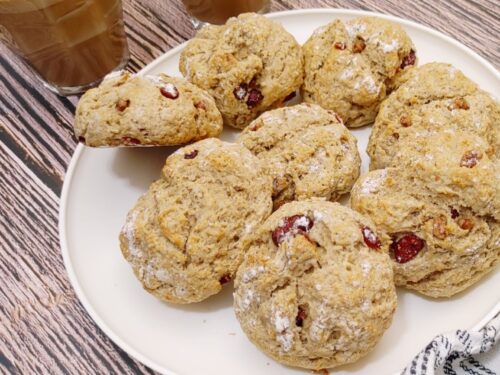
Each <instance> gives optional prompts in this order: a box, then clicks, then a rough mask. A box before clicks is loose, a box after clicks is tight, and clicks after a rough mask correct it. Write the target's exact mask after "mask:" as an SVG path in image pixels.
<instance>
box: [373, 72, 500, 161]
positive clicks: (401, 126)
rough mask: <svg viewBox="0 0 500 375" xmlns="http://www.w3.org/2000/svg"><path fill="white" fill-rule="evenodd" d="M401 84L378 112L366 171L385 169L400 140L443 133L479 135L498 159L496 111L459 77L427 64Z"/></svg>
mask: <svg viewBox="0 0 500 375" xmlns="http://www.w3.org/2000/svg"><path fill="white" fill-rule="evenodd" d="M406 79H407V81H406V82H405V83H403V84H402V85H401V86H400V87H399V88H398V89H397V90H396V91H394V92H393V93H392V94H391V96H389V97H388V98H387V100H385V101H384V102H383V103H382V105H381V107H380V112H379V113H378V116H377V118H376V120H375V124H374V126H373V129H372V133H371V135H370V141H369V143H368V149H367V152H368V155H370V158H371V164H370V168H371V169H377V168H384V167H386V166H388V165H389V164H390V162H391V159H392V158H393V157H394V155H395V154H396V153H397V152H398V150H399V149H400V144H401V143H402V142H403V141H404V140H406V139H408V138H410V139H413V138H415V137H419V136H423V135H425V134H427V133H434V132H436V131H441V130H443V129H453V130H462V131H469V132H472V133H474V134H476V135H479V136H481V137H483V138H484V139H485V140H486V141H487V142H488V143H489V144H490V145H492V146H493V147H494V148H495V149H496V151H495V152H496V155H497V156H496V157H499V156H500V106H499V104H498V102H496V101H495V100H494V99H493V98H492V97H491V96H490V95H489V94H487V93H485V92H484V91H482V90H480V89H479V88H478V86H477V85H476V84H475V83H474V82H472V81H471V80H470V79H468V78H467V77H466V76H464V75H463V73H462V72H461V71H459V70H457V69H456V68H454V67H453V66H451V65H449V64H444V63H429V64H425V65H422V66H421V67H418V68H415V69H412V70H410V71H409V72H408V74H407V77H406Z"/></svg>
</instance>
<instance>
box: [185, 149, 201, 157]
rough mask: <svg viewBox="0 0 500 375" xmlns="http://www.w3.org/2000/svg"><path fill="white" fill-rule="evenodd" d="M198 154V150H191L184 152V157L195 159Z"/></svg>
mask: <svg viewBox="0 0 500 375" xmlns="http://www.w3.org/2000/svg"><path fill="white" fill-rule="evenodd" d="M196 156H198V150H193V151H191V152H188V153H187V154H184V159H194V158H195V157H196Z"/></svg>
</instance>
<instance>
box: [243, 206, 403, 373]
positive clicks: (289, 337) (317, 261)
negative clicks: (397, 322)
mask: <svg viewBox="0 0 500 375" xmlns="http://www.w3.org/2000/svg"><path fill="white" fill-rule="evenodd" d="M296 215H299V218H298V219H297V221H295V223H297V225H299V227H297V228H300V225H301V226H302V227H303V229H305V228H307V231H306V232H303V231H300V230H297V228H295V231H294V230H293V229H292V230H290V231H288V232H286V233H284V232H283V231H282V232H281V234H282V236H280V235H279V231H280V230H281V229H280V228H283V227H284V226H285V225H286V222H287V220H291V219H290V218H294V217H296ZM308 223H309V225H308ZM362 228H370V230H372V231H373V232H372V233H373V236H375V238H376V236H377V232H375V226H374V224H373V222H372V221H371V220H370V219H368V218H367V217H364V216H362V215H361V214H359V213H357V212H355V211H352V210H351V209H349V208H347V207H345V206H341V205H340V204H338V203H332V202H328V201H324V200H318V199H315V200H306V201H301V202H291V203H287V204H285V205H283V206H282V207H281V208H280V209H278V210H277V211H276V212H274V213H273V214H272V215H271V216H270V217H269V218H268V219H267V220H266V221H265V222H264V223H263V224H262V225H261V226H260V227H258V228H256V231H255V236H254V237H253V240H252V242H251V244H250V247H249V250H248V252H247V253H246V256H245V260H244V262H243V263H242V265H241V267H240V268H239V270H238V273H237V276H236V280H235V293H234V308H235V312H236V317H237V318H238V320H239V322H240V324H241V327H242V329H243V331H244V332H245V334H246V335H247V336H248V338H249V339H250V340H251V341H252V342H253V343H254V344H255V345H256V346H257V347H258V348H259V349H260V350H262V351H263V352H264V353H266V354H267V355H269V356H271V357H272V358H274V359H275V360H277V361H279V362H281V363H283V364H287V365H291V366H297V367H303V368H310V369H322V368H330V367H336V366H340V365H342V364H345V363H351V362H354V361H356V360H358V359H359V358H361V357H362V356H364V355H366V354H367V353H368V352H369V351H370V350H372V348H373V347H374V345H375V344H376V343H377V342H378V340H379V339H380V337H381V336H382V334H383V333H384V331H385V330H386V329H387V328H388V327H389V325H390V323H391V320H392V316H393V314H394V311H395V309H396V305H397V301H396V292H395V287H394V282H393V271H392V265H391V261H390V259H389V256H388V255H387V251H386V249H383V248H380V249H373V248H369V247H368V246H367V244H366V243H365V240H364V238H363V231H362ZM278 238H279V241H278V242H276V240H277V239H278Z"/></svg>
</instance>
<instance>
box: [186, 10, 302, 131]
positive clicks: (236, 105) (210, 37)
mask: <svg viewBox="0 0 500 375" xmlns="http://www.w3.org/2000/svg"><path fill="white" fill-rule="evenodd" d="M179 69H180V71H181V72H182V74H183V75H184V76H185V77H186V78H187V79H188V80H189V81H191V82H193V83H194V84H196V85H198V86H199V87H201V88H203V89H205V90H207V91H208V92H209V93H210V94H211V95H212V96H213V97H214V98H215V101H216V103H217V107H218V108H219V110H220V111H221V113H222V116H223V118H224V122H225V123H226V124H228V125H231V126H233V127H236V128H240V129H242V128H244V127H245V126H247V125H248V124H249V123H250V121H252V120H253V119H254V118H256V117H257V116H258V115H259V114H260V113H262V112H264V111H266V110H268V109H270V108H275V107H278V106H281V105H282V104H283V102H284V101H285V100H287V99H288V98H290V96H292V95H294V93H295V91H296V90H297V89H298V88H299V87H300V85H301V84H302V80H303V74H304V73H303V58H302V52H301V48H300V45H299V44H298V43H297V42H296V41H295V39H294V38H293V36H292V35H291V34H289V33H288V32H287V31H286V30H285V29H284V28H283V27H282V26H281V25H280V24H279V23H277V22H275V21H272V20H269V19H267V18H265V17H263V16H260V15H257V14H254V13H246V14H241V15H240V16H238V18H230V19H229V20H228V21H227V23H226V24H225V25H222V26H212V25H208V26H205V27H204V28H202V29H201V30H200V31H198V32H197V33H196V36H195V37H194V38H193V39H192V40H191V41H190V42H189V43H188V45H187V46H186V48H185V49H184V50H183V51H182V53H181V58H180V62H179Z"/></svg>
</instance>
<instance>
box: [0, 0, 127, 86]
mask: <svg viewBox="0 0 500 375" xmlns="http://www.w3.org/2000/svg"><path fill="white" fill-rule="evenodd" d="M0 38H1V40H2V41H4V42H6V43H7V45H8V46H9V47H10V48H11V49H13V50H14V51H16V52H17V53H18V54H19V55H21V56H22V57H23V58H24V59H25V60H26V61H27V62H28V63H29V64H30V65H31V66H32V67H33V68H34V69H35V70H36V71H37V72H38V74H39V75H40V76H41V78H42V79H43V80H44V81H45V83H46V84H47V85H48V86H49V87H50V88H52V89H53V90H55V91H56V92H58V93H60V94H63V95H67V94H72V93H78V92H81V91H83V90H85V89H86V88H88V87H89V86H92V85H93V84H95V83H97V82H98V81H99V80H100V79H102V78H103V77H104V76H105V75H106V74H108V73H109V72H111V71H113V70H115V69H119V68H121V67H122V66H124V65H125V64H126V62H127V60H128V47H127V41H126V38H125V32H124V28H123V16H122V5H121V1H120V0H0Z"/></svg>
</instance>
